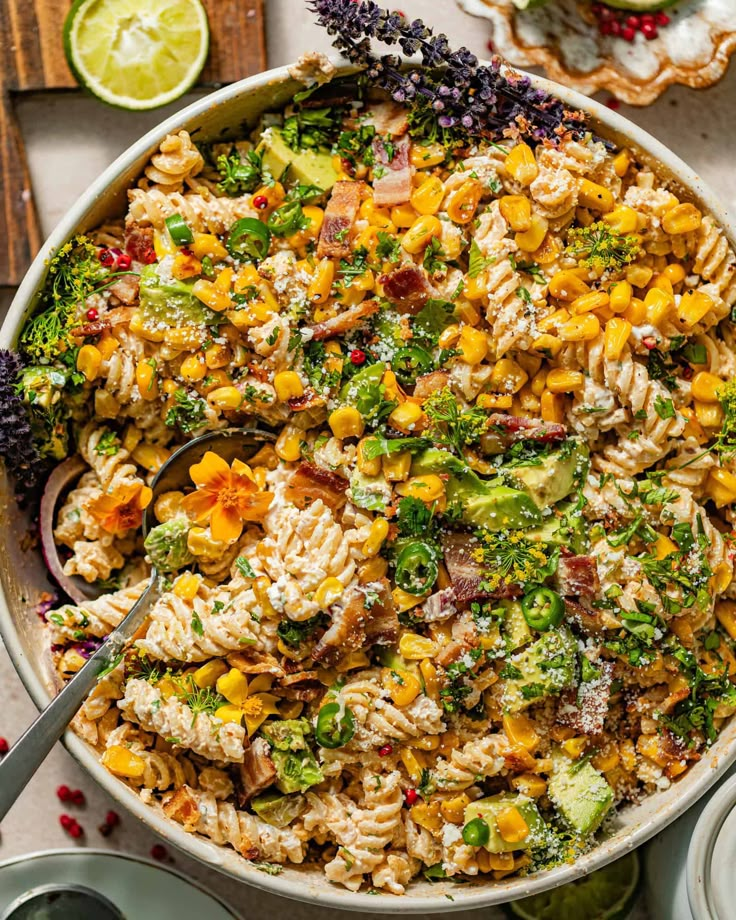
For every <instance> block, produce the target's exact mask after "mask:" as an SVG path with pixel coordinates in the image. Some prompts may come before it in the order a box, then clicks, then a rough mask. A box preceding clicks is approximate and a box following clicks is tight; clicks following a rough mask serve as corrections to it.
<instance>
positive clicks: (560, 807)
mask: <svg viewBox="0 0 736 920" xmlns="http://www.w3.org/2000/svg"><path fill="white" fill-rule="evenodd" d="M552 762H553V772H552V776H551V777H550V780H549V783H548V784H547V794H548V795H549V797H550V799H552V804H553V805H554V806H555V808H556V809H557V811H558V812H559V813H560V815H561V816H562V817H563V818H564V820H565V821H566V822H567V823H568V824H569V825H570V827H571V828H572V829H573V830H574V831H576V832H577V833H578V834H581V835H582V836H584V837H587V836H589V835H590V834H594V833H595V832H596V831H597V830H598V828H599V826H600V823H601V821H602V820H603V818H604V817H605V816H606V813H607V812H608V810H609V809H610V807H611V805H612V804H613V789H612V788H611V787H610V786H609V785H608V783H607V782H606V780H605V779H604V777H603V776H602V775H601V774H600V773H599V772H598V771H597V770H596V769H595V767H593V765H592V764H591V763H590V762H589V761H587V760H583V761H575V760H570V758H569V757H567V756H566V755H565V754H564V753H563V752H562V751H560V750H559V749H558V750H556V751H554V752H553V755H552Z"/></svg>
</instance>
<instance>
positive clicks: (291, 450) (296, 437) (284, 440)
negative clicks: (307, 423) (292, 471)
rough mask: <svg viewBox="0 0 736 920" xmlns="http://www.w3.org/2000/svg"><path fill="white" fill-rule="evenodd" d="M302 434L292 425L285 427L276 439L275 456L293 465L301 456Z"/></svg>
mask: <svg viewBox="0 0 736 920" xmlns="http://www.w3.org/2000/svg"><path fill="white" fill-rule="evenodd" d="M302 437H303V432H301V431H300V430H299V429H298V428H295V427H294V426H293V425H285V426H284V427H283V428H282V429H281V433H280V434H279V436H278V438H277V439H276V443H275V445H274V449H275V450H276V455H277V456H278V457H279V458H280V459H281V460H285V461H286V462H287V463H295V462H296V461H297V460H298V459H299V458H300V457H301V455H302Z"/></svg>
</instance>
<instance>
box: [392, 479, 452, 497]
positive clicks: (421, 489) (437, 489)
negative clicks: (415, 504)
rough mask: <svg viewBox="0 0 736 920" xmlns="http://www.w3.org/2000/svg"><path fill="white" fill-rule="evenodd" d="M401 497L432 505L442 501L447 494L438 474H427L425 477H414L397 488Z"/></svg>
mask: <svg viewBox="0 0 736 920" xmlns="http://www.w3.org/2000/svg"><path fill="white" fill-rule="evenodd" d="M396 491H397V492H398V493H399V495H403V496H409V497H410V498H418V499H419V500H420V501H423V502H426V503H427V504H430V503H431V502H436V501H438V500H439V499H441V498H442V497H443V496H444V494H445V483H444V482H443V480H442V479H441V478H440V477H439V476H438V475H437V474H436V473H427V474H426V475H424V476H412V478H411V479H409V480H407V482H405V483H403V484H402V485H400V486H397V488H396Z"/></svg>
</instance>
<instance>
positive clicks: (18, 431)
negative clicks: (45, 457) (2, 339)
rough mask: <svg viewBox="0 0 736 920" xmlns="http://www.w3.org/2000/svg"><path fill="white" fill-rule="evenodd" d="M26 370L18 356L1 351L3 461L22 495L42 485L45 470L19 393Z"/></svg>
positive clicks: (0, 448)
mask: <svg viewBox="0 0 736 920" xmlns="http://www.w3.org/2000/svg"><path fill="white" fill-rule="evenodd" d="M22 369H23V363H22V361H21V359H20V358H19V357H18V355H17V354H15V352H12V351H8V350H7V349H4V348H3V349H0V457H2V458H3V460H4V461H5V468H6V469H7V471H8V472H9V473H10V474H11V475H12V476H13V478H14V479H15V481H16V488H17V490H18V492H20V493H24V492H28V491H29V490H30V489H32V488H33V486H35V485H36V484H37V483H38V481H39V478H40V476H41V474H42V472H43V468H44V467H43V462H42V460H41V458H40V456H39V454H38V451H37V450H36V448H35V446H34V443H33V435H32V432H31V424H30V421H29V419H28V413H27V411H26V407H25V406H24V404H23V401H22V399H21V398H20V396H18V394H17V392H16V389H15V387H16V383H17V381H18V377H19V375H20V372H21V370H22Z"/></svg>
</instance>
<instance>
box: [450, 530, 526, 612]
mask: <svg viewBox="0 0 736 920" xmlns="http://www.w3.org/2000/svg"><path fill="white" fill-rule="evenodd" d="M474 543H475V541H474V538H473V537H471V536H469V535H467V534H460V533H451V534H446V535H445V536H443V537H442V551H443V553H444V555H445V565H446V566H447V571H448V573H449V575H450V581H452V587H453V588H454V589H455V597H456V598H457V600H458V602H459V603H465V602H466V601H475V600H481V599H488V598H503V597H518V596H519V595H520V594H521V588H520V586H519V585H500V586H499V587H498V588H496V589H495V590H493V591H486V590H482V588H481V586H482V583H483V580H484V579H483V570H482V568H481V567H480V565H479V564H478V563H477V562H476V561H475V560H474V559H473V558H472V555H471V553H472V551H473V546H474Z"/></svg>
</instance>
